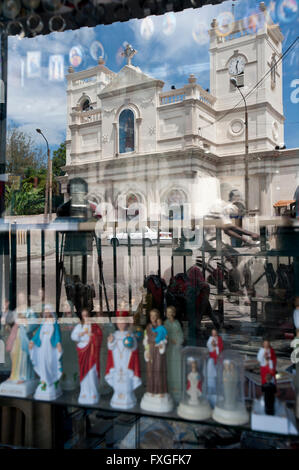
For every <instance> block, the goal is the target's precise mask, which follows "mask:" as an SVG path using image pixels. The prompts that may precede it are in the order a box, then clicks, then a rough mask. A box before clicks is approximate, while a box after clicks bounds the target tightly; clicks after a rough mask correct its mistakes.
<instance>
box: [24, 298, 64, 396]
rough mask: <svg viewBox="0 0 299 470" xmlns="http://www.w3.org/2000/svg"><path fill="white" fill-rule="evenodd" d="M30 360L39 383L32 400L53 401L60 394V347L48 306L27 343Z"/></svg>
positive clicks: (56, 330)
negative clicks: (38, 325) (41, 320)
mask: <svg viewBox="0 0 299 470" xmlns="http://www.w3.org/2000/svg"><path fill="white" fill-rule="evenodd" d="M29 349H30V358H31V361H32V364H33V367H34V370H35V372H36V373H37V375H38V376H39V377H40V383H39V385H38V387H37V389H36V391H35V394H34V398H37V399H39V400H55V399H56V398H57V397H59V396H60V395H61V394H62V391H61V388H60V386H59V380H60V377H61V375H62V362H61V359H62V346H61V334H60V328H59V325H58V323H57V319H56V316H55V314H54V313H53V310H52V308H51V306H50V305H46V306H45V311H44V315H43V322H42V324H41V325H40V327H39V328H38V330H37V332H36V333H35V335H34V336H33V338H32V340H31V341H30V343H29Z"/></svg>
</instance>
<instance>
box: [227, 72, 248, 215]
mask: <svg viewBox="0 0 299 470" xmlns="http://www.w3.org/2000/svg"><path fill="white" fill-rule="evenodd" d="M230 81H231V83H232V84H233V85H234V86H235V87H236V88H237V89H238V90H239V92H240V95H241V96H242V98H243V101H244V105H245V210H246V212H247V213H248V209H249V206H248V197H249V175H248V111H247V103H246V99H245V96H244V95H243V93H242V92H241V90H240V86H239V85H238V83H237V80H236V79H235V78H234V77H232V78H231V79H230Z"/></svg>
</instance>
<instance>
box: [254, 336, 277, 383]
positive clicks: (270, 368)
mask: <svg viewBox="0 0 299 470" xmlns="http://www.w3.org/2000/svg"><path fill="white" fill-rule="evenodd" d="M257 360H258V361H259V363H260V366H261V369H260V373H261V381H262V385H264V384H265V383H266V382H267V379H266V377H267V374H271V375H272V381H273V382H275V374H276V354H275V351H274V349H273V348H272V347H271V344H270V341H267V340H265V341H264V342H263V347H262V348H260V349H259V352H258V355H257Z"/></svg>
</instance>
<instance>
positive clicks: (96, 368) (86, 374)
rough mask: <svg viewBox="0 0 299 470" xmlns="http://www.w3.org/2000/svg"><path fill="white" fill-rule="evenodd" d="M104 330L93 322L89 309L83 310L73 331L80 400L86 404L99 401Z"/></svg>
mask: <svg viewBox="0 0 299 470" xmlns="http://www.w3.org/2000/svg"><path fill="white" fill-rule="evenodd" d="M102 337H103V334H102V330H101V328H100V327H99V325H98V324H97V323H94V322H92V318H90V313H89V311H88V310H87V309H86V308H84V309H83V310H82V312H81V322H80V323H79V324H78V325H76V326H75V328H74V329H73V331H72V334H71V339H72V340H73V341H75V342H76V343H77V354H78V361H79V371H80V394H79V399H78V402H79V403H81V404H85V405H94V404H96V403H98V401H99V399H100V396H99V390H98V389H99V378H100V348H101V344H102Z"/></svg>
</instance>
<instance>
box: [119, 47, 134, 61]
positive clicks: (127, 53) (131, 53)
mask: <svg viewBox="0 0 299 470" xmlns="http://www.w3.org/2000/svg"><path fill="white" fill-rule="evenodd" d="M135 54H137V51H136V49H134V48H133V47H132V46H131V44H127V45H126V48H125V50H124V51H123V52H122V53H121V55H122V56H123V57H125V58H126V59H127V64H128V65H131V61H132V59H133V57H134V55H135Z"/></svg>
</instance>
